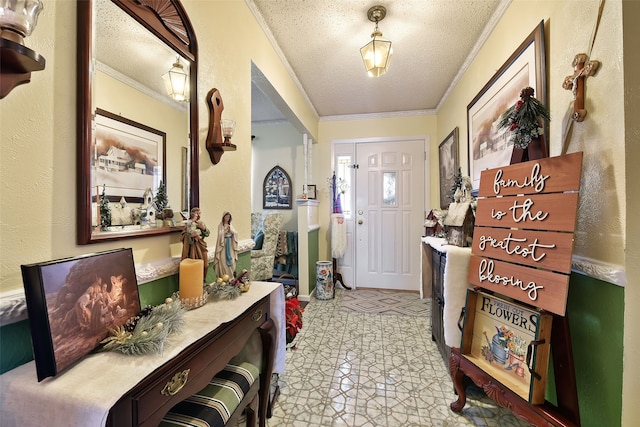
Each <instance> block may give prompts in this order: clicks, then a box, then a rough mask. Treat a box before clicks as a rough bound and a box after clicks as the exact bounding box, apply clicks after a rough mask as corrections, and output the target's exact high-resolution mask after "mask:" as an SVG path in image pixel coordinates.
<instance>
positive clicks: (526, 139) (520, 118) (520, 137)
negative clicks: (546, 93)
mask: <svg viewBox="0 0 640 427" xmlns="http://www.w3.org/2000/svg"><path fill="white" fill-rule="evenodd" d="M533 94H534V89H533V88H531V87H526V88H524V89H522V91H521V92H520V99H519V100H518V102H516V103H515V105H513V106H511V107H509V108H508V109H507V111H505V112H504V113H503V114H502V116H501V117H500V121H499V122H498V128H499V129H504V128H507V129H508V130H509V131H510V132H511V139H510V140H509V142H511V143H513V145H514V146H515V147H516V148H522V149H525V148H527V147H528V146H529V144H530V143H531V141H533V140H535V139H537V138H539V137H540V136H542V135H543V134H544V129H543V128H542V126H541V120H547V121H549V120H551V117H550V116H549V110H547V108H546V107H545V106H544V105H542V103H541V102H540V101H538V100H537V99H536V98H534V97H533Z"/></svg>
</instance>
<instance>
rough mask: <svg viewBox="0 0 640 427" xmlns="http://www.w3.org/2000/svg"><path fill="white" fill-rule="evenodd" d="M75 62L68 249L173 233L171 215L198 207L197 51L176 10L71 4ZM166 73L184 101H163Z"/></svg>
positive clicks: (155, 5) (104, 2) (160, 4)
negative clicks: (72, 212) (74, 165)
mask: <svg viewBox="0 0 640 427" xmlns="http://www.w3.org/2000/svg"><path fill="white" fill-rule="evenodd" d="M77 59H78V63H77V70H78V88H77V131H78V153H77V159H78V169H77V173H78V177H77V204H78V244H88V243H96V242H102V241H109V240H117V239H124V238H133V237H145V236H153V235H159V234H167V233H172V232H179V231H181V230H182V228H183V227H182V226H181V225H180V222H181V221H180V214H179V213H178V212H184V211H188V210H189V209H190V208H191V207H194V206H198V204H199V178H198V177H199V175H198V170H199V158H198V105H197V99H196V98H197V65H198V62H197V59H198V52H197V41H196V37H195V32H194V31H193V28H192V26H191V23H190V21H189V18H188V16H187V14H186V12H185V10H184V8H183V6H182V4H181V3H180V1H179V0H81V1H78V57H77ZM176 64H177V65H176ZM175 71H184V72H185V73H186V75H185V76H184V77H185V78H186V80H185V82H186V83H187V84H188V90H187V92H186V96H185V97H183V98H186V99H182V98H181V97H180V96H176V95H175V91H174V92H173V93H174V95H173V97H172V96H170V95H169V93H170V91H169V90H168V88H169V84H168V83H169V76H171V75H174V74H173V73H174V72H175ZM185 153H186V156H185ZM185 157H186V158H185ZM165 209H167V210H165ZM171 213H173V219H172V218H170V216H171ZM162 214H165V215H162ZM164 216H166V217H167V218H164ZM176 218H177V219H178V220H177V221H176Z"/></svg>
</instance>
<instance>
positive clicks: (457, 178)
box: [449, 168, 464, 202]
mask: <svg viewBox="0 0 640 427" xmlns="http://www.w3.org/2000/svg"><path fill="white" fill-rule="evenodd" d="M458 188H464V181H463V178H462V172H461V170H460V168H458V172H456V174H455V175H454V177H453V185H451V189H450V190H449V199H451V201H452V202H455V201H456V197H455V196H456V190H457V189H458Z"/></svg>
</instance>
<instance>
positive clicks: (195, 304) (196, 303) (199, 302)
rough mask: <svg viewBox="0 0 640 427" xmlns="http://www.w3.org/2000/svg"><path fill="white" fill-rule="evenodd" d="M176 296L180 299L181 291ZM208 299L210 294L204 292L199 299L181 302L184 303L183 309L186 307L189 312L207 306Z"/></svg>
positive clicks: (181, 299) (186, 299)
mask: <svg viewBox="0 0 640 427" xmlns="http://www.w3.org/2000/svg"><path fill="white" fill-rule="evenodd" d="M176 296H177V297H178V298H180V291H178V292H176ZM208 298H209V294H208V293H207V292H204V290H203V292H202V295H200V296H199V297H194V298H180V302H181V303H182V305H183V307H185V308H186V309H187V310H193V309H195V308H199V307H202V306H203V305H205V304H206V303H207V299H208Z"/></svg>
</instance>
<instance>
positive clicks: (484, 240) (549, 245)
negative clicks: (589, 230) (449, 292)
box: [473, 227, 573, 273]
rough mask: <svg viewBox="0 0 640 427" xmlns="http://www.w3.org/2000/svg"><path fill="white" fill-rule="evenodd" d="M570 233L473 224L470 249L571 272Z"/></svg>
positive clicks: (504, 259) (518, 262)
mask: <svg viewBox="0 0 640 427" xmlns="http://www.w3.org/2000/svg"><path fill="white" fill-rule="evenodd" d="M572 249H573V234H571V233H558V232H554V231H529V230H514V229H504V228H489V227H476V228H475V231H474V233H473V253H475V254H482V256H485V257H489V258H494V259H498V260H502V261H507V262H513V263H515V264H523V265H528V266H531V267H536V268H544V269H547V270H553V271H558V272H560V273H569V272H571V253H572Z"/></svg>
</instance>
